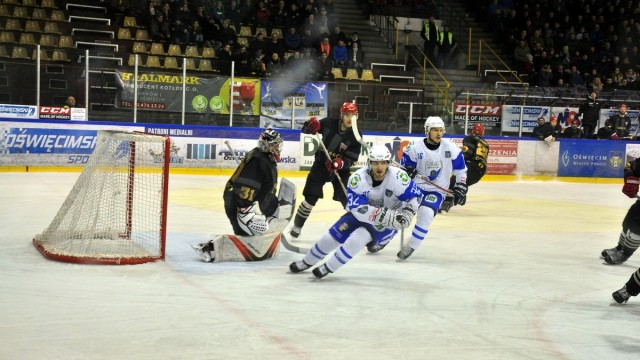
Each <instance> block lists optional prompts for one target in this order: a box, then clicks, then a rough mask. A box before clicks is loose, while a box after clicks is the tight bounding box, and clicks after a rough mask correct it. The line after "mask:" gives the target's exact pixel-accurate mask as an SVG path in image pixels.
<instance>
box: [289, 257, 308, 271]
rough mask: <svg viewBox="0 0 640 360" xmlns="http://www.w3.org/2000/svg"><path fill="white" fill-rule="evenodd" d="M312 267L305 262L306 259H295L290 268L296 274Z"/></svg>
mask: <svg viewBox="0 0 640 360" xmlns="http://www.w3.org/2000/svg"><path fill="white" fill-rule="evenodd" d="M310 267H311V265H309V264H307V263H306V262H304V260H300V261H294V262H292V263H291V264H289V270H290V271H291V272H292V273H294V274H297V273H299V272H302V271H305V270H307V269H308V268H310Z"/></svg>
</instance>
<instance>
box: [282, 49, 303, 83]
mask: <svg viewBox="0 0 640 360" xmlns="http://www.w3.org/2000/svg"><path fill="white" fill-rule="evenodd" d="M284 72H285V74H287V75H288V78H290V79H296V80H304V79H305V74H304V72H305V70H304V68H303V65H302V54H301V53H300V51H299V50H292V54H291V55H290V56H289V57H288V58H286V59H285V60H284Z"/></svg>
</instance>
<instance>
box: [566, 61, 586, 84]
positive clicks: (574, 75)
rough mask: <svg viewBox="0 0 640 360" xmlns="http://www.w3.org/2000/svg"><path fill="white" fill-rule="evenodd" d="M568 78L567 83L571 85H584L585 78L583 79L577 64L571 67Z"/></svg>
mask: <svg viewBox="0 0 640 360" xmlns="http://www.w3.org/2000/svg"><path fill="white" fill-rule="evenodd" d="M567 80H568V82H567V85H568V86H569V87H576V86H582V85H584V80H582V75H580V72H579V71H578V67H577V66H575V65H572V66H571V69H569V73H568V74H567Z"/></svg>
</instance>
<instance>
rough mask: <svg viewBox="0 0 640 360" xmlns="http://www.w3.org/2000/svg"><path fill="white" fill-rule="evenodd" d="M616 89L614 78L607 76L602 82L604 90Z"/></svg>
mask: <svg viewBox="0 0 640 360" xmlns="http://www.w3.org/2000/svg"><path fill="white" fill-rule="evenodd" d="M615 89H616V85H615V84H614V83H613V78H612V77H611V76H607V79H606V80H605V81H604V84H602V91H603V92H611V91H614V90H615Z"/></svg>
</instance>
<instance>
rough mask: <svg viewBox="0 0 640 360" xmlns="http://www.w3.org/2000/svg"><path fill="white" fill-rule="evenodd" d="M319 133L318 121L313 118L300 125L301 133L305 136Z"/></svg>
mask: <svg viewBox="0 0 640 360" xmlns="http://www.w3.org/2000/svg"><path fill="white" fill-rule="evenodd" d="M319 131H320V121H318V118H317V117H315V116H312V117H311V118H309V120H307V121H305V122H304V124H303V125H302V132H303V133H305V134H311V135H315V134H317V133H318V132H319Z"/></svg>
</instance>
